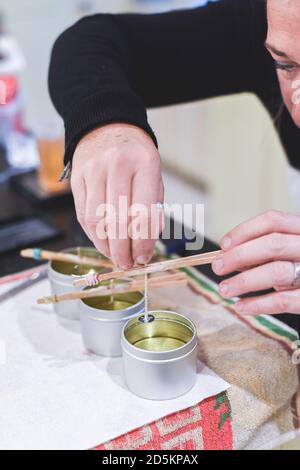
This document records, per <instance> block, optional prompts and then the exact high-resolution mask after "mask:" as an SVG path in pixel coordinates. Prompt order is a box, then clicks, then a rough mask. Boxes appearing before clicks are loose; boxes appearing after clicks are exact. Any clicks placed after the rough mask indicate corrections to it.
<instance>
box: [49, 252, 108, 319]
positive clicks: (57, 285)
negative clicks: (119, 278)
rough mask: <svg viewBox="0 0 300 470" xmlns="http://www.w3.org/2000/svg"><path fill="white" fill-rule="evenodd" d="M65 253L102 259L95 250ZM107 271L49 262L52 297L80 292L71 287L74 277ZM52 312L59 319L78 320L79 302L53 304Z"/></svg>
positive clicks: (61, 262) (78, 289)
mask: <svg viewBox="0 0 300 470" xmlns="http://www.w3.org/2000/svg"><path fill="white" fill-rule="evenodd" d="M64 251H65V252H66V253H72V254H78V253H79V254H80V255H81V256H90V257H93V258H103V257H102V255H101V254H100V253H99V252H98V251H97V250H96V249H95V248H88V247H87V248H83V247H79V248H70V249H67V250H64ZM105 270H106V271H107V269H103V268H101V267H100V268H97V267H96V268H95V266H89V265H81V266H79V265H75V264H72V263H65V262H63V261H50V262H49V263H48V277H49V280H50V284H51V291H52V294H53V295H55V294H56V295H57V294H64V293H66V292H77V291H80V290H82V288H80V287H75V286H73V281H74V280H75V279H76V277H79V276H83V275H85V274H88V273H95V272H104V271H105ZM53 305H54V311H55V312H56V313H57V315H58V316H59V317H60V318H63V319H65V318H67V319H69V320H79V301H78V300H68V301H64V302H58V303H55V304H53Z"/></svg>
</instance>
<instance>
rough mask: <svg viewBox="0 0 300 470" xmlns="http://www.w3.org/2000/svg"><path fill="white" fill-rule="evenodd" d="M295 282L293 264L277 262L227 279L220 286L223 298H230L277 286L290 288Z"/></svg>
mask: <svg viewBox="0 0 300 470" xmlns="http://www.w3.org/2000/svg"><path fill="white" fill-rule="evenodd" d="M293 281H294V266H293V263H291V262H289V261H275V262H272V263H268V264H264V265H263V266H259V267H257V268H254V269H250V270H248V271H245V272H243V273H241V274H237V275H236V276H234V277H232V278H230V279H226V281H223V282H221V284H220V285H219V291H220V293H221V295H222V296H223V297H225V298H230V297H237V296H240V295H242V294H247V293H249V292H256V291H260V290H265V289H271V288H274V287H276V286H282V287H284V286H285V288H287V287H288V288H290V287H291V286H292V284H293Z"/></svg>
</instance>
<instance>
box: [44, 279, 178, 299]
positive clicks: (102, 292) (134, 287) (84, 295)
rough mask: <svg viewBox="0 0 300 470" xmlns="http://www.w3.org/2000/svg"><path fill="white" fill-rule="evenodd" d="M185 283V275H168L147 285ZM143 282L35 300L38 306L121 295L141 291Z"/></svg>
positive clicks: (150, 280) (152, 286) (154, 286)
mask: <svg viewBox="0 0 300 470" xmlns="http://www.w3.org/2000/svg"><path fill="white" fill-rule="evenodd" d="M186 283H187V275H186V274H185V273H176V274H169V275H166V276H156V277H152V278H149V281H148V285H149V287H150V288H160V287H169V286H173V285H183V284H186ZM143 289H144V282H143V280H142V279H141V280H136V281H128V282H126V283H125V282H124V283H122V284H120V283H119V284H113V286H112V287H111V286H110V285H108V286H99V287H96V288H93V289H88V290H84V291H79V292H66V293H65V294H60V295H50V296H49V297H42V298H40V299H38V300H37V303H38V304H48V303H57V302H62V301H67V300H78V299H88V298H91V297H98V296H99V297H100V296H108V295H114V294H122V293H126V292H138V291H143Z"/></svg>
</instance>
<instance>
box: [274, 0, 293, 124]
mask: <svg viewBox="0 0 300 470" xmlns="http://www.w3.org/2000/svg"><path fill="white" fill-rule="evenodd" d="M267 10H268V36H267V40H266V47H267V49H268V50H269V52H270V54H271V55H272V57H273V59H274V61H275V66H276V68H277V74H278V78H279V83H280V89H281V93H282V96H283V100H284V102H285V105H286V107H287V109H288V110H289V112H290V114H291V116H292V118H293V120H294V122H295V124H296V125H297V126H298V127H300V0H267Z"/></svg>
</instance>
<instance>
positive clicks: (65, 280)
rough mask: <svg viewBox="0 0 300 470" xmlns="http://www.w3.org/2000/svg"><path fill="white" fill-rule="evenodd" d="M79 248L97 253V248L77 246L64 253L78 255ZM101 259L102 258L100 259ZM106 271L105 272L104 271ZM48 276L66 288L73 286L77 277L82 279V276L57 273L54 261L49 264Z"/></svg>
mask: <svg viewBox="0 0 300 470" xmlns="http://www.w3.org/2000/svg"><path fill="white" fill-rule="evenodd" d="M78 248H81V249H83V250H86V251H94V252H95V251H97V250H96V249H95V248H93V247H92V246H86V247H84V246H80V247H78V246H75V247H71V248H66V249H65V250H62V252H63V253H73V254H76V250H77V249H78ZM99 258H101V256H100V257H99ZM103 271H104V270H103ZM48 276H49V277H50V279H51V280H53V281H55V282H59V283H61V284H64V285H66V286H72V285H73V280H74V279H76V278H77V277H80V275H78V276H77V275H76V274H64V273H61V272H59V271H56V270H55V269H54V268H53V261H49V262H48Z"/></svg>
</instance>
